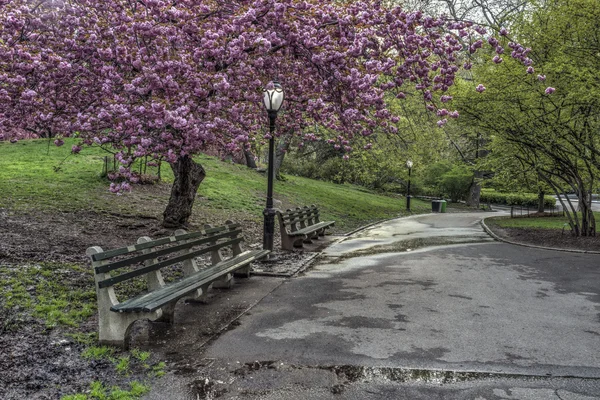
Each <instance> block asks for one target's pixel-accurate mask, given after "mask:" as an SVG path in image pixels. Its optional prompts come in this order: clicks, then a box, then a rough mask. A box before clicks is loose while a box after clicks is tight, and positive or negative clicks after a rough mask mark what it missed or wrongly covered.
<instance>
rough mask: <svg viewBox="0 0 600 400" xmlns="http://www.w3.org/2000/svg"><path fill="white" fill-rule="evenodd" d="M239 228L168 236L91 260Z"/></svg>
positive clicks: (108, 252)
mask: <svg viewBox="0 0 600 400" xmlns="http://www.w3.org/2000/svg"><path fill="white" fill-rule="evenodd" d="M239 227H240V224H230V225H228V226H225V227H223V226H219V227H215V228H208V229H204V230H201V231H197V232H191V233H185V234H183V235H175V236H168V237H166V238H162V239H156V240H152V241H150V242H146V243H138V244H134V245H131V246H127V247H121V248H119V249H114V250H107V251H103V252H102V253H97V254H93V255H92V256H91V258H92V261H103V260H108V259H109V258H112V257H116V256H121V255H123V254H128V253H133V252H135V251H140V250H146V249H149V248H152V247H156V246H160V245H163V244H167V243H171V242H176V241H179V240H189V239H194V238H196V237H199V236H205V235H211V234H214V233H217V232H220V231H222V230H225V229H227V228H229V229H235V228H239Z"/></svg>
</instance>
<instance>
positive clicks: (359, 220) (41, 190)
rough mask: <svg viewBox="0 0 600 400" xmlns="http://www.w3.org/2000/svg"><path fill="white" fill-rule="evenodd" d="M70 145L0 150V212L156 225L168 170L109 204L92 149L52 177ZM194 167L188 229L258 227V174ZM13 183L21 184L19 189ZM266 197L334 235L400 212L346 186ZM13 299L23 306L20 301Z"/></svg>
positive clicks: (305, 183)
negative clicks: (314, 215)
mask: <svg viewBox="0 0 600 400" xmlns="http://www.w3.org/2000/svg"><path fill="white" fill-rule="evenodd" d="M71 144H72V143H71V141H70V140H65V145H64V146H62V147H60V148H56V147H53V146H51V147H50V148H49V151H48V146H47V142H46V141H44V140H29V141H21V142H17V143H15V144H12V143H0V193H1V194H0V207H4V206H10V207H12V208H13V209H15V210H26V209H29V208H32V209H36V210H48V211H52V210H68V211H78V210H83V211H86V210H94V211H95V212H103V211H104V212H107V213H108V212H110V213H121V214H124V215H144V216H155V217H156V218H160V216H161V215H162V212H163V210H164V207H165V205H166V204H167V201H168V196H169V185H170V182H171V181H172V179H173V178H172V174H171V171H170V169H169V168H165V167H163V171H162V176H163V182H162V183H159V184H157V185H155V186H154V187H153V188H152V190H142V188H141V187H139V186H135V187H134V189H133V191H132V192H131V193H128V194H125V195H122V196H115V195H113V194H110V193H108V183H107V181H106V180H103V179H100V178H99V177H98V175H99V174H100V172H101V171H102V157H103V156H104V155H105V153H104V152H103V151H102V150H100V149H97V148H84V149H83V151H82V153H83V154H78V155H74V156H70V157H69V158H68V159H67V160H68V161H67V162H64V163H63V164H62V167H61V169H60V171H58V172H54V168H53V166H55V165H57V164H58V163H60V162H61V161H62V160H63V159H64V158H65V157H66V155H68V151H66V148H67V147H70V145H71ZM65 154H66V155H65ZM197 161H198V162H199V163H201V165H202V166H203V167H204V168H205V170H206V172H207V176H206V178H205V179H204V181H203V182H202V184H201V185H200V188H199V190H198V197H197V198H196V202H195V204H194V213H193V215H192V223H195V224H202V223H204V222H205V219H204V215H206V214H211V216H212V217H213V218H211V219H213V220H214V219H215V218H214V217H218V216H220V215H222V218H221V219H222V220H223V221H225V220H227V219H233V220H236V219H240V220H241V219H243V220H248V219H251V220H254V221H256V223H261V221H262V211H263V209H264V207H265V192H266V186H267V185H266V176H265V174H259V173H256V171H254V170H251V169H249V168H247V167H245V166H243V165H236V164H232V163H227V162H222V161H220V160H218V159H216V158H214V157H209V156H203V155H201V156H198V157H197ZM340 161H342V160H340ZM403 162H405V161H403ZM30 166H31V168H30ZM415 170H416V168H415ZM404 174H406V171H405V172H404ZM20 181H26V182H27V184H19V183H18V182H20ZM274 191H275V199H277V200H280V201H281V202H282V203H283V207H284V208H287V207H296V206H303V205H308V204H317V205H318V206H319V208H320V209H321V210H322V211H323V215H324V217H326V218H328V219H334V220H336V222H337V223H336V227H335V230H334V231H336V232H343V231H350V230H352V229H355V228H357V227H358V226H361V225H364V224H365V223H369V222H371V221H374V220H378V219H385V218H391V217H396V216H399V215H402V213H404V212H405V205H403V202H402V201H398V199H397V198H395V197H388V196H381V195H378V194H377V193H376V192H375V191H371V190H365V188H362V187H359V186H353V185H348V184H346V185H336V184H332V183H329V182H323V181H315V180H311V179H306V178H302V177H295V176H290V177H289V178H288V179H287V180H286V181H285V182H279V181H277V182H276V183H275V187H274ZM413 208H414V211H416V212H419V211H421V212H425V211H426V210H427V205H426V204H425V203H420V202H418V201H415V202H414V207H413ZM90 288H93V284H92V285H90ZM21 294H22V295H24V296H25V297H26V298H29V296H27V294H26V293H24V292H23V293H21ZM15 295H18V293H16V294H15ZM56 323H59V324H60V323H61V322H58V321H56Z"/></svg>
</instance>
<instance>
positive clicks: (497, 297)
mask: <svg viewBox="0 0 600 400" xmlns="http://www.w3.org/2000/svg"><path fill="white" fill-rule="evenodd" d="M487 215H489V214H485V216H487ZM482 216H484V214H480V213H477V214H439V215H424V216H416V217H411V218H407V219H398V220H394V221H390V222H387V223H383V224H380V225H376V226H374V227H371V228H370V229H368V230H366V231H363V232H360V233H358V234H356V235H353V236H352V237H349V238H346V239H345V240H343V241H341V242H338V243H336V244H334V245H332V246H330V247H329V248H328V249H327V250H326V251H325V252H324V257H322V258H321V259H320V261H319V262H318V263H317V264H316V265H315V266H314V267H313V268H311V269H310V271H308V272H307V273H305V274H304V275H303V276H300V277H296V278H294V279H291V280H288V281H286V282H285V283H284V284H282V285H281V286H280V287H279V288H277V289H276V290H274V291H273V292H272V293H271V294H270V295H268V296H266V297H265V298H264V299H263V300H262V301H261V302H260V303H259V304H258V305H257V306H255V307H254V308H253V309H252V310H251V313H250V315H246V316H244V317H242V318H241V320H240V322H241V324H240V326H237V327H236V328H235V329H233V330H231V331H229V332H227V333H225V334H224V335H222V336H221V337H220V338H219V339H218V340H216V341H215V342H214V343H213V344H212V345H211V346H210V347H209V348H208V350H207V352H206V353H205V355H204V356H205V357H207V358H208V359H215V360H220V361H219V362H220V363H221V365H224V366H225V367H224V369H227V368H229V369H231V368H234V367H235V366H240V365H244V364H247V365H252V363H254V365H256V366H258V367H257V368H252V367H250V368H249V371H248V374H247V375H246V374H244V375H243V376H240V375H239V374H237V372H236V374H237V375H236V376H235V377H234V378H232V379H231V380H230V382H231V383H232V385H233V386H231V388H233V387H235V386H237V388H238V389H237V390H238V392H237V393H243V394H244V395H243V396H240V397H235V396H234V395H233V393H234V392H235V391H234V390H232V389H231V388H230V389H229V392H228V393H230V395H231V396H232V397H230V398H249V399H250V398H251V399H309V398H314V399H328V398H347V399H367V398H369V399H371V398H373V399H437V398H439V399H477V400H487V399H490V400H491V399H523V400H526V399H540V400H542V399H565V400H566V399H571V400H575V399H598V398H600V256H599V255H590V254H574V253H564V252H557V251H548V250H540V249H532V248H526V247H519V246H513V245H509V244H504V243H498V242H492V241H490V239H489V238H488V237H487V235H486V234H485V233H484V232H483V230H482V228H481V226H480V224H479V221H480V219H481V217H482ZM432 238H435V239H432ZM433 243H440V244H442V245H437V246H432V244H433ZM256 361H259V363H256ZM267 361H268V362H267ZM272 361H275V362H272ZM265 365H268V366H269V367H268V368H260V367H261V366H265ZM226 397H227V396H226Z"/></svg>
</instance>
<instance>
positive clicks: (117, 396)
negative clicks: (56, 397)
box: [61, 381, 150, 400]
mask: <svg viewBox="0 0 600 400" xmlns="http://www.w3.org/2000/svg"><path fill="white" fill-rule="evenodd" d="M149 391H150V387H149V386H147V385H144V384H142V383H140V382H137V381H133V382H130V383H129V390H125V389H121V388H120V387H118V386H113V387H110V388H108V387H106V386H104V384H102V382H99V381H94V382H92V383H91V384H90V390H89V394H82V393H78V394H74V395H68V396H63V397H62V398H61V400H137V399H139V398H141V397H142V396H144V395H145V394H146V393H148V392H149Z"/></svg>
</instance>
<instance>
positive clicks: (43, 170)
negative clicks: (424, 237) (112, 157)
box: [0, 140, 429, 232]
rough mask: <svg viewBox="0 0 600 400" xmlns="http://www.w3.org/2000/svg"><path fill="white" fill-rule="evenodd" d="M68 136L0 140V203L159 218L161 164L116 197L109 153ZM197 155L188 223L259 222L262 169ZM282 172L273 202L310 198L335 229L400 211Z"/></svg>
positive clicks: (392, 204)
mask: <svg viewBox="0 0 600 400" xmlns="http://www.w3.org/2000/svg"><path fill="white" fill-rule="evenodd" d="M73 143H75V141H74V140H67V141H66V143H65V145H64V146H62V147H56V146H54V145H53V144H51V145H50V146H48V141H46V140H29V141H20V142H17V143H14V144H13V143H7V142H2V143H0V193H1V194H0V207H8V208H11V209H13V210H15V211H29V210H38V211H39V210H41V211H46V210H60V211H95V212H110V213H121V214H125V215H138V214H143V215H150V216H155V217H157V218H160V217H161V214H162V211H163V210H164V208H165V206H166V204H167V201H168V197H169V193H170V184H171V183H172V181H173V175H172V172H171V170H170V168H169V167H168V165H166V164H165V165H163V167H162V171H161V172H162V173H161V175H162V182H161V183H160V184H157V185H146V186H139V185H138V186H134V190H133V192H131V193H129V194H125V195H123V196H116V195H113V194H111V193H109V192H108V181H107V180H106V179H105V178H102V177H101V173H102V169H103V157H104V156H106V155H109V154H108V153H107V152H105V151H104V150H102V149H100V148H98V147H84V149H83V150H82V152H81V153H80V154H76V155H73V154H70V148H71V145H72V144H73ZM197 161H198V162H199V163H201V164H202V166H203V167H204V168H205V170H206V173H207V176H206V178H205V179H204V181H203V182H202V184H201V185H200V188H199V190H198V196H197V197H196V203H195V207H194V214H193V217H192V222H193V223H202V222H203V221H204V220H206V219H207V218H206V215H207V214H211V216H212V217H213V218H210V219H211V220H215V219H222V220H223V221H222V222H225V220H227V219H247V220H254V221H256V223H260V221H261V220H262V210H263V209H264V207H265V192H266V175H265V174H260V173H257V172H256V171H254V170H250V169H248V168H246V167H245V166H244V165H237V164H232V163H230V162H222V161H220V160H218V159H216V158H214V157H209V156H205V155H200V156H198V157H197ZM154 172H156V171H154ZM286 178H287V180H285V181H283V182H281V181H276V182H275V186H274V197H275V199H276V200H279V201H281V207H282V208H284V209H285V208H293V207H297V206H304V205H310V204H316V205H318V206H319V208H320V209H321V210H322V215H323V219H328V220H331V219H333V220H335V221H336V231H338V232H340V231H350V230H352V229H354V228H356V227H358V226H360V225H362V224H365V223H369V222H372V221H376V220H381V219H386V218H393V217H397V216H400V215H404V214H405V213H406V211H405V207H406V206H405V199H403V198H396V197H389V196H382V195H379V194H376V193H372V192H369V191H368V190H366V189H364V188H361V187H357V186H352V185H337V184H333V183H329V182H321V181H315V180H311V179H305V178H301V177H295V176H289V175H288V176H286ZM412 210H413V212H416V213H419V212H426V211H428V210H429V204H428V203H426V202H422V201H419V200H417V199H413V202H412ZM215 216H216V217H219V218H214V217H215Z"/></svg>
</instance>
